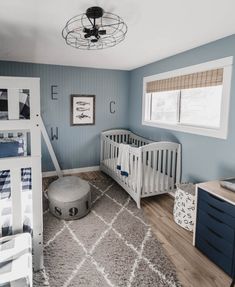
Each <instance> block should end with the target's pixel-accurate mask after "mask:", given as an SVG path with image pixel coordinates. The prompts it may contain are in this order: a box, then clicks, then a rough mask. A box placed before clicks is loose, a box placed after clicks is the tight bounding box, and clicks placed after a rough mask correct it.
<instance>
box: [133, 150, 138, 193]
mask: <svg viewBox="0 0 235 287" xmlns="http://www.w3.org/2000/svg"><path fill="white" fill-rule="evenodd" d="M132 160H133V162H132V165H134V175H133V178H132V181H133V189H134V192H135V193H136V189H137V180H136V179H137V170H138V165H137V164H138V158H137V156H136V155H135V156H133V157H132Z"/></svg>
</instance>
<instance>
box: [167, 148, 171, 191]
mask: <svg viewBox="0 0 235 287" xmlns="http://www.w3.org/2000/svg"><path fill="white" fill-rule="evenodd" d="M170 170H171V150H168V151H167V190H168V191H169V190H170V185H169V182H170V181H169V180H170Z"/></svg>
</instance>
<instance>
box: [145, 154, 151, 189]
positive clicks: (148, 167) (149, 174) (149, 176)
mask: <svg viewBox="0 0 235 287" xmlns="http://www.w3.org/2000/svg"><path fill="white" fill-rule="evenodd" d="M151 163H152V152H151V151H148V161H147V179H146V180H147V183H148V190H147V192H151V185H150V178H151V172H152V168H151Z"/></svg>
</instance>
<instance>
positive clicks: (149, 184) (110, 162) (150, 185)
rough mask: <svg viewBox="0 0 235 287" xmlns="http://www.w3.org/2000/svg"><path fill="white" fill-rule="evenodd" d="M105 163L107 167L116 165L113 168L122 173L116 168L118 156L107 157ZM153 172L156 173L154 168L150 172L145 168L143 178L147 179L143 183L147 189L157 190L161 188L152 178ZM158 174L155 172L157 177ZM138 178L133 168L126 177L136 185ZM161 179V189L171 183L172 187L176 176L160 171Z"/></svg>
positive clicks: (131, 183) (131, 184) (132, 184)
mask: <svg viewBox="0 0 235 287" xmlns="http://www.w3.org/2000/svg"><path fill="white" fill-rule="evenodd" d="M103 164H104V165H105V166H106V167H107V168H110V166H111V167H114V169H113V168H112V170H113V171H115V172H118V173H120V171H119V170H118V169H116V167H117V159H116V158H115V159H106V160H104V161H103ZM153 173H154V170H153V169H152V168H150V170H149V173H148V171H147V169H144V171H143V178H144V179H145V180H144V182H143V185H144V188H146V189H150V190H155V191H157V190H158V188H159V187H158V184H157V181H156V180H155V181H153V180H151V178H152V175H153ZM157 176H158V174H156V173H155V177H157ZM136 178H137V175H136V174H135V172H134V171H132V170H131V171H130V174H129V176H128V177H126V179H127V182H128V185H130V186H132V187H134V186H135V184H136ZM159 180H160V190H163V189H164V186H167V184H169V186H172V187H173V186H174V178H173V177H171V176H167V175H164V174H163V173H160V174H159Z"/></svg>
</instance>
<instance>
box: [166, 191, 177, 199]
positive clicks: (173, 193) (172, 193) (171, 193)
mask: <svg viewBox="0 0 235 287" xmlns="http://www.w3.org/2000/svg"><path fill="white" fill-rule="evenodd" d="M167 193H168V194H169V195H170V196H171V197H173V198H175V191H170V192H167Z"/></svg>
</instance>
